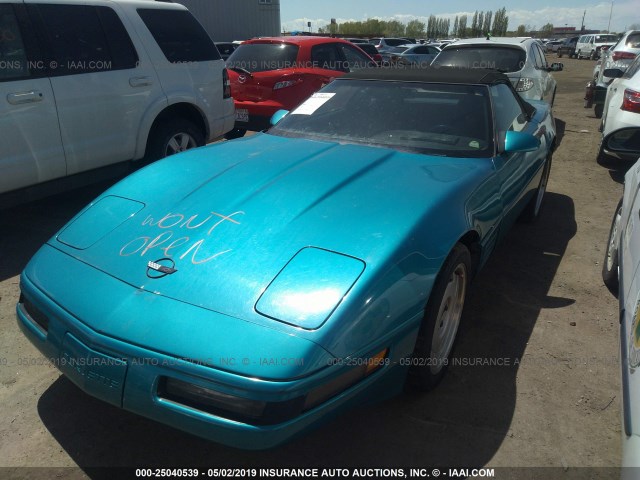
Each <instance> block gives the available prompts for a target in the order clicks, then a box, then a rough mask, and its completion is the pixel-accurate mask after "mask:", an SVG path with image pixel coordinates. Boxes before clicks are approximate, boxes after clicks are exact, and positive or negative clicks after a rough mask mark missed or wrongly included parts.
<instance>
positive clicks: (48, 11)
mask: <svg viewBox="0 0 640 480" xmlns="http://www.w3.org/2000/svg"><path fill="white" fill-rule="evenodd" d="M234 113H235V111H234V105H233V99H232V98H231V91H230V86H229V81H228V77H227V71H226V69H225V65H224V61H223V60H222V59H221V58H220V55H219V53H218V51H217V50H216V47H215V45H214V44H213V42H212V41H211V39H210V38H209V36H208V35H207V33H206V32H205V31H204V29H203V28H202V26H201V25H200V24H199V23H198V22H197V20H196V19H195V18H194V17H193V16H192V15H191V13H189V11H188V10H187V9H186V8H185V7H183V6H182V5H177V4H174V3H166V2H154V1H149V0H137V1H136V0H116V1H113V0H83V1H82V2H75V1H69V0H36V1H33V0H27V1H25V2H22V1H19V0H0V206H6V205H9V204H12V203H16V201H23V200H24V199H25V197H26V199H29V198H33V197H36V196H41V194H39V192H41V191H46V193H50V192H52V191H56V190H59V189H60V188H49V187H56V186H58V185H62V186H63V187H62V188H66V187H68V186H72V185H75V184H76V183H86V182H84V181H83V179H84V180H87V179H89V180H91V179H92V178H96V177H97V176H99V174H98V172H99V171H98V170H96V169H99V168H101V167H106V166H109V165H113V164H118V165H121V164H122V165H124V164H123V163H122V162H126V161H128V160H139V159H145V160H156V159H159V158H162V157H165V156H167V155H170V154H172V153H176V152H178V151H182V150H186V149H188V148H192V147H196V146H200V145H204V144H205V143H206V142H208V141H211V140H213V139H215V138H218V137H220V136H222V135H223V134H225V133H226V132H228V131H229V130H231V129H232V128H233V124H234V121H235V114H234ZM103 170H105V169H102V170H100V171H103ZM54 180H56V181H55V182H52V181H54ZM34 186H37V187H39V188H34ZM25 194H26V195H25Z"/></svg>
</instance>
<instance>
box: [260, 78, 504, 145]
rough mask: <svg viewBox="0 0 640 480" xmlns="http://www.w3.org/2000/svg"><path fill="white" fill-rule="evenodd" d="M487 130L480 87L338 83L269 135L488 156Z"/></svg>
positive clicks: (485, 103) (487, 117) (489, 138)
mask: <svg viewBox="0 0 640 480" xmlns="http://www.w3.org/2000/svg"><path fill="white" fill-rule="evenodd" d="M492 131H493V129H492V122H491V116H490V100H489V91H488V88H487V87H486V86H481V85H450V84H436V83H416V82H402V81H376V80H348V79H338V80H335V81H334V82H332V83H331V84H329V85H328V86H327V87H325V88H324V89H322V90H321V91H320V92H318V93H315V94H314V95H312V96H311V97H310V98H309V99H308V100H307V101H306V102H304V103H303V104H302V105H301V106H300V107H298V108H297V109H296V110H294V111H293V112H291V113H290V114H289V115H287V116H286V117H285V118H284V119H283V120H282V121H281V122H280V123H278V125H276V126H275V127H273V128H272V129H271V130H269V133H270V134H273V135H279V136H286V137H303V138H311V139H317V140H326V141H332V142H339V143H361V144H366V145H373V146H379V147H391V148H395V149H399V150H408V151H412V152H419V153H426V154H431V155H441V156H450V157H488V156H491V155H492V152H493V141H492V138H493V133H492Z"/></svg>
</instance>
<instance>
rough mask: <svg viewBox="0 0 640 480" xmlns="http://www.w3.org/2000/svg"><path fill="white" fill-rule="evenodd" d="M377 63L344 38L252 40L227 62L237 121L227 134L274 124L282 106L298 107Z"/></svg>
mask: <svg viewBox="0 0 640 480" xmlns="http://www.w3.org/2000/svg"><path fill="white" fill-rule="evenodd" d="M372 65H373V66H375V63H374V62H373V60H372V59H371V57H370V56H369V55H367V54H366V53H365V52H363V51H362V50H361V49H360V48H358V47H357V46H356V45H354V44H352V43H351V42H348V41H346V40H342V39H339V38H329V37H271V38H259V39H254V40H248V41H246V42H244V43H243V44H242V45H240V46H239V47H238V48H237V49H236V50H235V51H234V52H233V54H232V55H231V56H230V57H229V59H228V60H227V69H228V70H229V79H230V81H231V94H232V96H233V99H234V101H235V105H236V124H235V129H234V130H232V131H231V132H229V133H228V134H227V135H226V137H227V138H235V137H241V136H242V135H244V134H245V132H246V131H247V130H264V129H266V128H269V126H270V124H269V121H270V119H271V116H272V115H273V114H274V113H275V112H277V111H278V110H281V109H284V110H293V109H294V108H296V107H297V106H298V105H300V104H301V103H302V102H304V101H305V100H306V99H307V98H309V97H310V96H311V95H312V94H313V93H314V92H316V91H317V90H319V89H320V88H322V87H323V86H325V85H326V84H327V83H329V82H331V80H333V79H334V78H336V77H340V76H342V75H344V74H345V73H347V72H349V71H352V70H354V69H358V68H365V67H370V66H372Z"/></svg>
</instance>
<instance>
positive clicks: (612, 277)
mask: <svg viewBox="0 0 640 480" xmlns="http://www.w3.org/2000/svg"><path fill="white" fill-rule="evenodd" d="M621 220H622V199H620V201H619V202H618V206H617V207H616V213H615V214H614V215H613V219H612V220H611V228H610V229H609V240H608V241H607V251H606V252H605V254H604V261H603V262H602V281H603V282H604V284H605V285H606V286H607V288H608V289H609V291H610V292H611V293H613V294H614V295H615V296H616V297H617V296H618V286H619V280H618V267H619V263H618V262H619V257H618V245H619V242H618V233H619V231H620V221H621Z"/></svg>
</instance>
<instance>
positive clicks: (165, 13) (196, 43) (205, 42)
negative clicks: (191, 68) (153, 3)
mask: <svg viewBox="0 0 640 480" xmlns="http://www.w3.org/2000/svg"><path fill="white" fill-rule="evenodd" d="M138 14H139V15H140V18H142V21H143V22H144V24H145V25H146V26H147V28H148V29H149V31H150V32H151V35H153V38H154V39H155V41H156V42H157V43H158V46H159V47H160V49H161V50H162V53H164V56H165V57H166V58H167V60H169V61H170V62H171V63H182V62H206V61H209V60H220V58H221V57H220V53H218V50H217V49H216V46H215V45H214V44H213V40H211V38H210V37H209V35H208V34H207V32H206V31H205V29H204V28H203V27H202V25H200V23H198V21H197V20H196V19H195V18H194V16H193V15H191V12H189V11H188V10H169V9H158V8H139V9H138Z"/></svg>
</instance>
